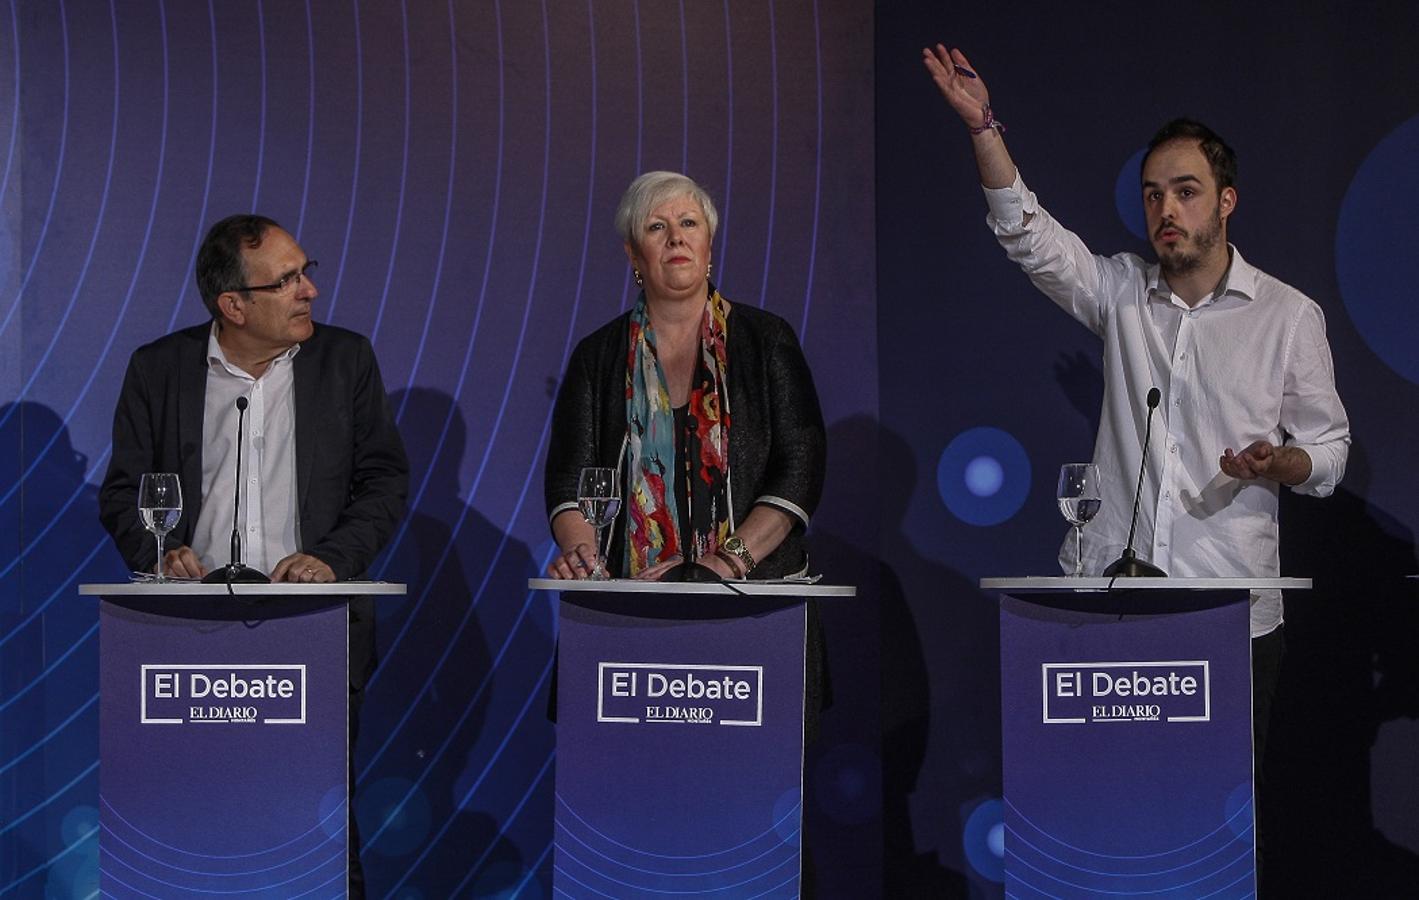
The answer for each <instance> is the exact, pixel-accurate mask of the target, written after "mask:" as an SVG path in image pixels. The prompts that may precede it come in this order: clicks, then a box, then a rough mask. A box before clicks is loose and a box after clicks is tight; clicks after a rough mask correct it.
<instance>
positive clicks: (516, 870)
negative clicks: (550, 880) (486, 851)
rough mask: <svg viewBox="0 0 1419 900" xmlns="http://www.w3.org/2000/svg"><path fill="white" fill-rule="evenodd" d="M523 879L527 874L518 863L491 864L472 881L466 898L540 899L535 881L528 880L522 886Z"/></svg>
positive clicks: (532, 879)
mask: <svg viewBox="0 0 1419 900" xmlns="http://www.w3.org/2000/svg"><path fill="white" fill-rule="evenodd" d="M524 878H527V873H526V872H525V871H524V870H523V868H522V866H521V865H519V864H518V863H515V862H513V861H511V860H499V861H495V862H491V863H489V864H488V865H487V866H485V867H484V868H483V869H482V870H481V871H479V872H478V877H477V878H475V879H473V885H472V888H471V889H470V891H469V894H468V896H470V897H486V898H488V900H513V898H514V897H517V898H521V900H535V898H537V897H540V896H541V893H540V890H539V888H540V885H538V883H537V879H536V878H531V879H528V881H527V884H526V885H525V886H524V885H523V883H522V881H523V879H524Z"/></svg>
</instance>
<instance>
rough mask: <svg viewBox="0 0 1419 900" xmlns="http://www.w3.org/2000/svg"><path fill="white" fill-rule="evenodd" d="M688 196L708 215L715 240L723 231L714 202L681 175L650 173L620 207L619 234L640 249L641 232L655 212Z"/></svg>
mask: <svg viewBox="0 0 1419 900" xmlns="http://www.w3.org/2000/svg"><path fill="white" fill-rule="evenodd" d="M686 194H688V195H689V196H690V197H691V199H693V200H694V201H695V202H696V203H698V204H699V205H700V208H701V209H703V210H704V211H705V224H706V225H708V226H709V236H710V239H711V240H713V238H714V233H715V231H717V230H718V229H719V212H718V211H717V210H716V209H715V208H714V201H713V200H711V199H710V195H709V193H708V192H706V191H705V189H704V188H702V187H700V186H699V185H698V184H696V183H695V180H694V179H693V178H690V177H689V176H687V175H681V174H680V173H679V172H646V173H645V174H644V175H641V176H640V177H639V178H637V179H636V180H635V181H632V182H631V186H630V187H628V188H626V192H625V193H624V194H622V195H621V202H620V203H619V204H618V205H617V206H616V233H617V234H619V235H620V236H621V238H622V239H623V240H625V241H627V242H629V243H630V244H631V246H633V247H635V248H637V249H639V248H640V245H641V242H640V237H641V229H642V228H643V227H644V226H645V223H646V222H647V221H649V220H650V213H651V211H652V210H653V209H655V208H656V207H657V206H660V205H661V204H662V203H664V202H665V201H667V200H673V199H675V198H676V197H683V196H685V195H686Z"/></svg>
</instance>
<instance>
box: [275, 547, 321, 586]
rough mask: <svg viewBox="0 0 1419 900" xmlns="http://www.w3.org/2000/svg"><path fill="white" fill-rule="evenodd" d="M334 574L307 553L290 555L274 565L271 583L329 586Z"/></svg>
mask: <svg viewBox="0 0 1419 900" xmlns="http://www.w3.org/2000/svg"><path fill="white" fill-rule="evenodd" d="M334 580H335V572H334V570H333V569H331V568H330V567H329V566H327V565H326V564H325V563H323V562H321V561H320V560H318V559H316V558H315V557H314V556H311V555H310V554H309V553H292V554H291V555H290V556H288V557H286V558H285V559H283V560H281V561H280V562H278V563H276V568H274V569H272V570H271V583H272V584H275V583H276V582H278V581H290V582H294V583H296V584H329V583H331V582H332V581H334Z"/></svg>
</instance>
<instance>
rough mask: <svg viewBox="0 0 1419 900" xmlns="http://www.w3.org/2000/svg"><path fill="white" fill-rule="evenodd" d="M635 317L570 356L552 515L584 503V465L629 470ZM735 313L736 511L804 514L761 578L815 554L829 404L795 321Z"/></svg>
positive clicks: (621, 532)
mask: <svg viewBox="0 0 1419 900" xmlns="http://www.w3.org/2000/svg"><path fill="white" fill-rule="evenodd" d="M629 321H630V313H629V312H627V313H624V314H622V315H620V316H617V317H616V318H615V319H613V320H612V321H611V322H609V323H607V324H606V325H604V326H602V327H601V328H599V329H597V330H596V331H594V332H592V333H591V334H590V335H588V336H587V337H586V338H584V339H582V341H581V343H579V344H578V345H577V347H576V349H575V350H573V351H572V355H571V359H570V360H569V361H568V363H567V371H566V374H565V376H564V377H563V378H562V384H561V388H560V389H559V390H558V393H557V405H556V409H555V411H554V413H553V416H552V437H551V442H550V444H549V446H548V450H547V469H546V482H545V487H546V501H547V516H548V519H549V520H550V519H551V518H552V517H553V516H554V515H556V514H557V513H560V512H561V511H562V510H564V509H568V508H570V507H574V506H575V505H576V499H577V497H576V489H577V478H578V477H579V475H580V472H581V469H582V468H583V467H586V466H610V467H615V468H618V469H621V470H622V472H623V477H624V465H625V462H626V460H625V459H624V458H623V454H624V448H625V439H626V356H627V352H628V350H629V347H630V328H629ZM726 322H727V335H726V342H725V352H726V354H727V357H728V359H727V362H726V366H727V368H728V373H727V380H728V382H729V415H730V426H729V478H730V482H731V487H732V490H733V495H734V520H735V521H736V522H742V521H744V519H745V517H746V516H748V514H749V510H750V509H751V508H752V507H753V506H754V505H755V504H756V503H765V504H768V505H771V506H774V507H776V508H778V509H780V510H782V511H784V512H785V513H788V514H789V515H790V516H791V517H792V518H794V519H795V520H796V522H795V525H794V528H793V530H792V531H791V532H790V533H789V535H788V537H786V538H785V539H784V541H783V543H782V544H780V545H779V546H778V547H777V548H775V549H774V551H773V552H772V553H770V554H769V555H768V556H767V557H765V558H764V559H761V560H758V565H757V566H756V567H755V569H754V571H753V573H752V577H755V578H780V577H783V576H785V575H791V574H793V573H795V572H798V571H800V570H801V569H803V568H804V566H805V565H806V563H807V549H806V544H807V541H806V537H805V534H804V531H805V529H806V528H807V526H808V521H809V518H810V517H811V516H812V515H813V511H814V510H815V509H816V508H817V506H818V499H819V497H820V496H821V495H822V493H823V470H824V466H825V463H826V457H827V436H826V429H825V428H824V427H823V413H822V410H821V409H820V408H819V406H818V392H817V391H816V390H815V389H814V387H813V376H812V373H810V372H809V371H808V362H807V360H806V359H804V357H803V349H802V348H801V347H800V346H799V344H798V338H797V336H796V335H795V334H794V333H793V328H792V326H790V325H789V324H788V323H787V322H785V321H784V320H783V319H781V318H779V317H778V316H776V315H774V314H773V313H769V312H765V311H763V310H761V309H757V308H755V307H752V306H746V305H742V304H734V305H732V306H731V307H730V311H729V316H728V319H727V320H726ZM624 488H625V485H624V483H623V484H622V489H623V490H624ZM621 510H622V512H621V514H620V516H619V517H618V521H617V523H616V526H615V528H614V529H613V532H612V539H611V547H610V551H609V553H608V559H607V563H608V567H609V568H610V570H611V572H612V574H613V575H619V574H621V572H620V570H621V565H622V561H623V558H624V556H625V551H624V547H625V527H624V517H625V515H626V512H625V510H626V506H625V504H622V507H621Z"/></svg>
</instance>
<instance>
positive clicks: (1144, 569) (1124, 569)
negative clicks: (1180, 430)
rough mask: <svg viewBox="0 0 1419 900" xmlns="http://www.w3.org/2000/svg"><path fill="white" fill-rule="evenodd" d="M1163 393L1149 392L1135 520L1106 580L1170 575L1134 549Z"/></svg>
mask: <svg viewBox="0 0 1419 900" xmlns="http://www.w3.org/2000/svg"><path fill="white" fill-rule="evenodd" d="M1162 399H1163V393H1162V392H1161V391H1159V390H1158V389H1157V388H1150V389H1149V390H1148V422H1147V424H1145V425H1144V426H1143V459H1142V461H1141V462H1139V464H1138V487H1137V488H1135V489H1134V491H1133V518H1132V519H1130V520H1129V523H1128V544H1127V545H1126V546H1125V547H1124V548H1123V555H1122V556H1120V557H1119V558H1118V559H1116V560H1114V561H1113V562H1111V563H1109V564H1108V566H1106V567H1105V568H1104V576H1105V577H1106V578H1118V577H1123V578H1140V577H1141V578H1167V577H1168V573H1167V572H1164V571H1163V570H1162V569H1160V568H1158V567H1157V566H1155V565H1153V564H1152V563H1150V562H1148V561H1147V560H1145V559H1139V558H1138V554H1137V553H1136V552H1134V549H1133V531H1134V529H1136V528H1137V527H1138V504H1139V502H1140V501H1141V500H1142V499H1143V473H1144V472H1146V471H1147V470H1148V438H1149V437H1150V436H1151V435H1152V433H1153V410H1155V409H1157V408H1158V402H1159V401H1160V400H1162Z"/></svg>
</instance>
